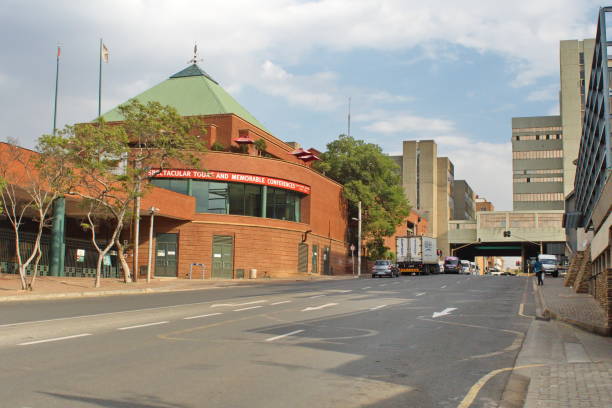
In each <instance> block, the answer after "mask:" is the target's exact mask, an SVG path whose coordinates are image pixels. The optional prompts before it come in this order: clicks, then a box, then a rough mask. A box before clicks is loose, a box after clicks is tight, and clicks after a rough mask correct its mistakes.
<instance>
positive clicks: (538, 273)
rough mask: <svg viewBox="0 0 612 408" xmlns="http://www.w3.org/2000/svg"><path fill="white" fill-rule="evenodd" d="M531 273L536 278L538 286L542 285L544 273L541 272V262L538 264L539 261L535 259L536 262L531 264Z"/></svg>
mask: <svg viewBox="0 0 612 408" xmlns="http://www.w3.org/2000/svg"><path fill="white" fill-rule="evenodd" d="M533 271H534V272H535V274H536V276H537V277H538V286H542V285H544V279H542V278H543V275H544V271H543V270H542V262H540V260H539V259H536V261H535V262H534V263H533Z"/></svg>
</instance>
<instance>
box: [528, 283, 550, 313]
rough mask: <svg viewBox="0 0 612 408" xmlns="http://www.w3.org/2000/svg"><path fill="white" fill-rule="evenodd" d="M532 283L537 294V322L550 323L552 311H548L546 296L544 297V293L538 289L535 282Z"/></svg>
mask: <svg viewBox="0 0 612 408" xmlns="http://www.w3.org/2000/svg"><path fill="white" fill-rule="evenodd" d="M531 283H532V284H533V290H534V292H535V293H536V295H537V296H536V297H535V300H536V311H535V315H536V316H535V318H536V320H543V321H545V322H548V321H550V311H549V310H548V307H547V306H546V300H544V295H542V291H541V290H540V289H539V288H538V286H537V285H536V283H535V281H531Z"/></svg>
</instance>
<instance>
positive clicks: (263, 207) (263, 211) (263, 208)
mask: <svg viewBox="0 0 612 408" xmlns="http://www.w3.org/2000/svg"><path fill="white" fill-rule="evenodd" d="M267 206H268V186H263V187H262V188H261V217H262V218H266V216H267V208H266V207H267Z"/></svg>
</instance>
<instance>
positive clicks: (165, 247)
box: [154, 234, 178, 276]
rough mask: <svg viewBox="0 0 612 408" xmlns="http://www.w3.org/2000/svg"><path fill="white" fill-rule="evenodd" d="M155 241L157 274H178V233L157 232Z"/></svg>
mask: <svg viewBox="0 0 612 408" xmlns="http://www.w3.org/2000/svg"><path fill="white" fill-rule="evenodd" d="M155 241H156V245H155V248H156V249H155V272H154V274H155V276H177V275H176V267H177V259H178V253H177V252H178V234H157V236H156V237H155Z"/></svg>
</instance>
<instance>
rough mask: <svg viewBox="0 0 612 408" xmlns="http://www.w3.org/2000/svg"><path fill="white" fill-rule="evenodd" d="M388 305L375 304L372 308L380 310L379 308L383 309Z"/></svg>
mask: <svg viewBox="0 0 612 408" xmlns="http://www.w3.org/2000/svg"><path fill="white" fill-rule="evenodd" d="M386 306H387V305H380V306H375V307H371V308H370V310H378V309H382V308H383V307H386Z"/></svg>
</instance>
